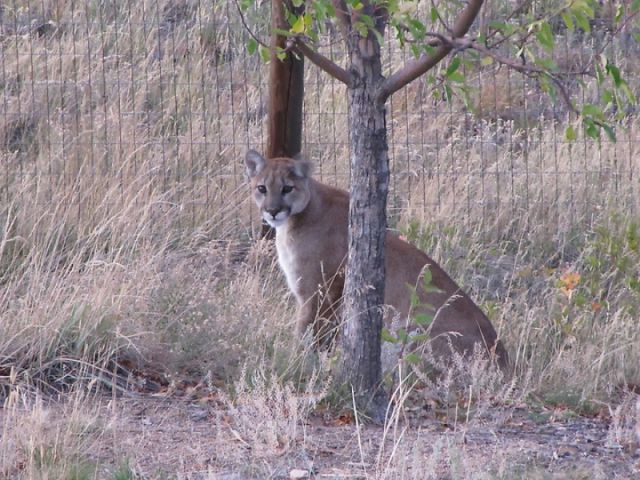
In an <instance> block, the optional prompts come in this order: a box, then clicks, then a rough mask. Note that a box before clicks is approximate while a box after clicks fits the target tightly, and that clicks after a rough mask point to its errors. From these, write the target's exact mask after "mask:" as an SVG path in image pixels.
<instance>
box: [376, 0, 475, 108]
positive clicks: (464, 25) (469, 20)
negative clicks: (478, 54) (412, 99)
mask: <svg viewBox="0 0 640 480" xmlns="http://www.w3.org/2000/svg"><path fill="white" fill-rule="evenodd" d="M482 4H483V0H469V3H467V7H466V8H465V9H464V10H463V11H462V13H461V14H460V16H459V17H458V19H457V20H456V23H455V25H454V26H453V29H452V30H451V34H452V36H453V37H454V38H460V37H463V36H464V35H465V34H466V33H467V32H468V31H469V29H470V28H471V25H472V24H473V22H474V20H475V19H476V17H477V16H478V13H479V12H480V8H481V7H482ZM451 49H452V46H451V45H448V44H443V45H441V46H440V47H439V48H438V49H437V50H436V51H435V52H434V53H433V54H432V55H421V56H420V57H419V58H417V59H415V60H412V61H411V62H409V63H407V64H406V65H405V66H404V67H402V68H401V69H400V70H398V71H397V72H395V73H394V74H392V75H391V76H389V78H387V79H386V80H385V81H384V82H383V83H382V86H381V87H380V90H379V92H378V98H377V101H378V102H380V103H384V102H386V101H387V99H388V98H389V97H390V96H391V95H392V94H393V93H395V92H397V91H398V90H400V89H401V88H402V87H404V86H405V85H407V84H408V83H409V82H412V81H413V80H415V79H416V78H418V77H419V76H421V75H423V74H424V73H426V72H428V71H429V70H431V69H432V68H433V67H434V66H435V65H437V64H438V63H439V62H440V61H441V60H442V59H443V58H444V57H446V56H447V55H448V54H449V52H450V51H451Z"/></svg>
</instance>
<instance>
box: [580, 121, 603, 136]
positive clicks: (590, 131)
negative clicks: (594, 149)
mask: <svg viewBox="0 0 640 480" xmlns="http://www.w3.org/2000/svg"><path fill="white" fill-rule="evenodd" d="M583 123H584V131H585V133H586V134H587V136H589V137H591V138H593V139H594V140H598V139H599V138H600V129H599V128H598V126H597V125H596V124H595V123H594V122H593V120H591V119H590V118H583Z"/></svg>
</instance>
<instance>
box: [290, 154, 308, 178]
mask: <svg viewBox="0 0 640 480" xmlns="http://www.w3.org/2000/svg"><path fill="white" fill-rule="evenodd" d="M291 158H292V159H293V160H295V163H294V165H293V169H292V171H293V174H294V175H295V176H296V177H299V178H307V177H308V176H309V175H311V162H310V161H308V160H307V159H306V158H305V157H304V156H303V155H302V152H298V153H296V154H295V155H294V156H293V157H291Z"/></svg>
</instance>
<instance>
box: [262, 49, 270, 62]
mask: <svg viewBox="0 0 640 480" xmlns="http://www.w3.org/2000/svg"><path fill="white" fill-rule="evenodd" d="M260 57H261V58H262V61H263V62H265V63H267V62H268V61H269V60H271V52H269V49H268V48H266V47H263V46H262V45H261V46H260Z"/></svg>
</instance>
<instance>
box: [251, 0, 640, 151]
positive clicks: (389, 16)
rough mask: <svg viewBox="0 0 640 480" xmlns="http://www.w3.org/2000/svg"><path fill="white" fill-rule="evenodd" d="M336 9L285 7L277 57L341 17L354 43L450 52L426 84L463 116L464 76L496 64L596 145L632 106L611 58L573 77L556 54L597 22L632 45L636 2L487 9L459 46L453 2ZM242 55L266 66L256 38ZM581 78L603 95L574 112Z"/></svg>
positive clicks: (353, 3)
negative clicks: (525, 81)
mask: <svg viewBox="0 0 640 480" xmlns="http://www.w3.org/2000/svg"><path fill="white" fill-rule="evenodd" d="M253 3H254V2H253V1H252V0H243V1H242V2H241V4H240V6H241V8H242V9H243V10H247V9H249V8H250V7H251V6H252V5H253ZM334 3H335V2H332V1H328V0H319V1H314V2H304V1H302V0H295V1H293V2H292V4H291V5H292V6H293V7H294V9H295V10H296V11H295V12H293V11H287V21H288V23H289V28H288V29H280V30H278V31H277V33H279V34H281V35H284V36H286V37H288V38H289V41H288V45H289V46H288V47H287V48H286V49H283V48H280V47H276V48H275V49H274V50H273V51H274V54H275V56H276V57H277V58H280V59H282V58H284V57H285V56H286V54H287V49H289V50H292V51H295V46H296V45H299V44H300V43H305V44H306V43H308V44H310V45H314V44H316V45H317V44H319V42H320V37H321V36H323V35H327V32H328V29H327V26H328V25H330V24H339V22H340V15H341V14H345V15H346V16H347V17H348V18H350V19H351V26H352V28H353V30H354V31H355V32H357V34H358V35H360V36H361V37H367V36H369V35H372V36H373V37H375V38H376V39H377V40H378V42H380V44H384V42H385V35H384V32H385V28H386V27H389V30H390V35H388V36H387V37H386V38H387V39H388V40H392V41H396V42H398V44H399V45H400V46H401V48H408V49H409V51H410V52H411V53H412V54H413V56H414V57H416V58H423V57H429V56H433V55H434V54H435V53H436V51H437V49H438V48H439V47H442V46H445V47H448V48H450V50H451V52H452V54H451V55H452V58H451V59H450V61H449V63H448V65H443V66H442V67H438V68H437V69H433V72H431V73H429V75H428V76H427V77H426V80H427V82H428V84H429V85H431V87H432V92H433V95H434V98H435V99H437V100H444V101H447V102H451V101H453V100H454V99H455V98H460V99H461V100H462V101H463V103H464V105H465V106H466V107H467V108H468V109H470V110H474V105H473V102H472V101H471V96H470V92H471V90H472V86H471V85H470V82H469V75H468V72H471V71H474V70H477V69H478V68H482V67H483V66H489V65H493V64H498V65H502V66H505V67H507V68H509V69H511V70H513V71H515V72H519V73H520V74H522V75H523V76H525V77H528V78H530V79H531V80H533V81H535V82H536V83H537V84H538V87H539V88H540V89H542V90H543V91H544V92H546V93H547V94H548V95H549V96H550V97H551V99H552V100H553V101H554V102H556V101H558V100H561V101H563V102H564V103H565V105H566V108H567V110H568V111H569V112H571V113H573V114H575V115H577V116H579V117H580V118H581V119H582V128H583V130H584V133H585V135H586V136H588V137H591V138H594V139H599V138H600V135H601V132H602V131H604V133H605V134H606V136H607V137H608V138H609V139H610V140H613V141H615V139H616V123H618V122H619V121H621V120H623V119H624V118H625V116H626V112H628V111H629V109H630V107H632V106H635V105H636V103H637V98H636V95H635V94H634V92H633V89H632V88H631V87H630V86H629V82H628V81H627V80H626V79H625V76H624V72H623V71H622V69H621V68H620V67H619V66H618V65H616V64H615V61H614V58H613V57H612V55H607V54H605V53H604V48H602V49H601V51H599V52H597V54H596V55H594V56H593V58H592V60H591V62H590V63H589V64H586V65H582V66H581V67H580V68H578V69H569V68H561V67H560V66H559V65H558V64H557V62H556V60H555V59H554V54H555V52H556V50H557V49H558V40H559V38H560V37H566V36H567V35H582V36H585V35H592V34H594V32H593V31H592V30H593V25H594V24H595V23H597V22H602V21H606V22H607V24H608V26H607V28H608V29H609V31H610V35H612V36H615V35H617V34H620V33H621V32H627V31H631V32H633V33H634V38H635V40H636V41H638V38H637V37H638V34H637V27H638V25H639V24H638V16H639V14H640V1H639V0H635V1H633V2H631V3H629V4H623V3H620V4H617V5H611V4H609V3H607V2H598V1H597V0H568V1H566V2H543V3H540V2H537V3H535V4H528V3H526V4H518V5H513V6H512V5H510V4H509V5H507V4H500V5H497V6H494V5H485V6H484V7H483V8H485V10H487V9H488V10H489V15H491V18H490V21H488V22H486V24H484V25H481V26H480V27H477V28H475V29H472V30H471V31H470V32H469V34H467V35H466V36H463V37H461V38H457V37H456V36H455V35H454V34H453V30H454V28H455V27H453V26H452V25H453V24H454V22H453V19H454V18H455V17H456V16H457V15H458V14H459V12H460V11H461V10H462V7H461V6H460V4H459V3H458V2H453V1H445V2H439V3H432V4H431V5H430V6H428V7H425V6H422V5H420V2H413V1H409V2H400V1H398V0H387V1H382V0H379V1H372V2H363V1H361V0H348V1H346V2H344V4H343V6H344V8H346V11H345V12H340V11H337V10H336V7H335V5H334ZM634 29H635V30H634ZM247 49H248V51H249V53H255V52H256V51H258V52H259V53H260V55H261V57H262V58H263V60H264V61H269V60H270V55H269V49H268V48H267V47H266V45H263V47H262V48H258V46H257V42H256V40H255V39H254V38H252V39H250V40H249V41H248V44H247ZM585 77H593V78H595V79H596V80H597V84H598V88H599V89H601V94H600V96H599V99H598V101H597V102H595V103H594V102H584V103H583V104H579V102H577V101H576V100H575V99H574V98H572V94H571V92H570V91H569V88H568V85H569V83H571V82H573V81H575V80H576V79H577V80H579V81H582V79H583V78H585ZM565 136H566V138H567V140H569V141H573V140H575V139H576V138H577V135H576V132H575V130H574V128H573V127H571V126H570V127H568V128H567V129H566V132H565Z"/></svg>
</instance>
